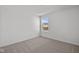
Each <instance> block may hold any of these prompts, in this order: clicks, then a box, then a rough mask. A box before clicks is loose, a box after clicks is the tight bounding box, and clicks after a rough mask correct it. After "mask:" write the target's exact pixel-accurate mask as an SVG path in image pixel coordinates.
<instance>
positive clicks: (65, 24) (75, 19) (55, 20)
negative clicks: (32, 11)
mask: <svg viewBox="0 0 79 59" xmlns="http://www.w3.org/2000/svg"><path fill="white" fill-rule="evenodd" d="M44 16H48V20H49V23H48V24H49V30H48V32H45V31H43V30H42V36H45V37H48V38H52V39H56V40H59V41H64V42H68V43H72V44H76V45H79V7H75V8H70V9H66V10H59V11H57V12H54V13H53V12H52V13H50V14H47V15H44ZM42 17H43V16H42Z"/></svg>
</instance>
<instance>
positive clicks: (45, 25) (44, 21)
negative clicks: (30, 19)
mask: <svg viewBox="0 0 79 59" xmlns="http://www.w3.org/2000/svg"><path fill="white" fill-rule="evenodd" d="M41 27H42V29H43V30H48V17H42V19H41Z"/></svg>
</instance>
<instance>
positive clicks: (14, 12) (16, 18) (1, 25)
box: [0, 6, 39, 47]
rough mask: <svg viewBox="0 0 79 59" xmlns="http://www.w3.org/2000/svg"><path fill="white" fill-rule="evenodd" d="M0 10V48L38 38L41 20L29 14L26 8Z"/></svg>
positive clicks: (17, 7)
mask: <svg viewBox="0 0 79 59" xmlns="http://www.w3.org/2000/svg"><path fill="white" fill-rule="evenodd" d="M0 8H2V9H1V10H0V12H1V13H2V14H0V29H1V30H0V33H1V35H0V47H2V46H5V45H9V44H13V43H16V42H19V41H23V40H27V39H31V38H33V37H36V36H38V32H39V25H38V22H39V21H38V19H39V18H38V17H37V16H34V14H32V12H28V11H29V10H27V8H26V6H0ZM35 18H36V19H35Z"/></svg>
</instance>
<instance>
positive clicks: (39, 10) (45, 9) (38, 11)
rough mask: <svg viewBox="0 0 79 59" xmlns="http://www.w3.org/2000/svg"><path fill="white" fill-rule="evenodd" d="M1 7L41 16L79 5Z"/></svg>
mask: <svg viewBox="0 0 79 59" xmlns="http://www.w3.org/2000/svg"><path fill="white" fill-rule="evenodd" d="M0 7H2V8H4V9H5V10H7V9H13V10H17V9H18V10H24V11H25V12H26V13H33V14H35V15H38V16H41V15H44V14H47V13H49V12H55V11H57V10H63V9H67V8H72V7H77V5H3V6H0ZM24 11H23V12H24Z"/></svg>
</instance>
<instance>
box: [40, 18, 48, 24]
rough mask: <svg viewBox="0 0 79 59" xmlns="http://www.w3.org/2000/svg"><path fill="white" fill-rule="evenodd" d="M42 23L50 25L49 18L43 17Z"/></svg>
mask: <svg viewBox="0 0 79 59" xmlns="http://www.w3.org/2000/svg"><path fill="white" fill-rule="evenodd" d="M41 22H42V24H43V23H48V17H46V16H45V17H42V19H41Z"/></svg>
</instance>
